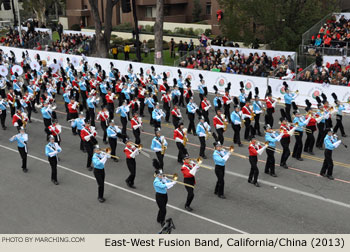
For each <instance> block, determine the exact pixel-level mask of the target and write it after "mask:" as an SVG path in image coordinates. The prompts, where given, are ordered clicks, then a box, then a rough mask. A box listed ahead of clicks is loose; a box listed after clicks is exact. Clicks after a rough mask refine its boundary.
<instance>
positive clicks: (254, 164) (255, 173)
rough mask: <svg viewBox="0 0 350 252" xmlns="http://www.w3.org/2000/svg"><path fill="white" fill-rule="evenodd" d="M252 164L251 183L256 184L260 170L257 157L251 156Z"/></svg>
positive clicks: (250, 161) (249, 179)
mask: <svg viewBox="0 0 350 252" xmlns="http://www.w3.org/2000/svg"><path fill="white" fill-rule="evenodd" d="M249 163H250V172H249V178H248V181H249V182H253V184H255V183H256V182H258V176H259V169H258V165H257V163H258V157H257V156H249Z"/></svg>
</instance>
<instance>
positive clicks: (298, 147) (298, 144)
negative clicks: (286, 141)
mask: <svg viewBox="0 0 350 252" xmlns="http://www.w3.org/2000/svg"><path fill="white" fill-rule="evenodd" d="M296 132H298V133H297V134H298V135H296V136H295V144H294V149H293V155H292V157H294V158H301V152H302V151H303V133H304V132H302V131H296Z"/></svg>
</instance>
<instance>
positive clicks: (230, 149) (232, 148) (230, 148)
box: [222, 145, 247, 158]
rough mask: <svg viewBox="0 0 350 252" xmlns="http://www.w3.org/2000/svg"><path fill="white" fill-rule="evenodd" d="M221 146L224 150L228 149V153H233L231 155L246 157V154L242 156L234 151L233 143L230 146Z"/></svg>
mask: <svg viewBox="0 0 350 252" xmlns="http://www.w3.org/2000/svg"><path fill="white" fill-rule="evenodd" d="M222 148H223V149H225V150H228V151H229V152H230V154H231V155H233V156H236V157H240V158H247V156H244V155H242V154H238V153H234V151H235V147H234V146H233V145H231V146H222Z"/></svg>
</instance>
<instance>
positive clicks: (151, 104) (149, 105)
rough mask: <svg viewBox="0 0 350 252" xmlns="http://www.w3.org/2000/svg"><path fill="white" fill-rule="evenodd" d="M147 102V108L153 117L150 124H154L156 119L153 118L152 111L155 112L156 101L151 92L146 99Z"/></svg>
mask: <svg viewBox="0 0 350 252" xmlns="http://www.w3.org/2000/svg"><path fill="white" fill-rule="evenodd" d="M145 104H146V105H147V108H148V112H149V114H150V116H151V119H150V122H149V123H150V124H151V125H153V124H154V120H153V116H152V113H153V109H154V105H155V101H154V99H153V97H152V94H151V92H150V93H149V94H148V97H147V98H146V101H145Z"/></svg>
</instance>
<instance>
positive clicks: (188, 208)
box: [185, 206, 193, 212]
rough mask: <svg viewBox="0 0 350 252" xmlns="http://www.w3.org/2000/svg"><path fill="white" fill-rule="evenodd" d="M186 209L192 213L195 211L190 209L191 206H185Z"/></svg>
mask: <svg viewBox="0 0 350 252" xmlns="http://www.w3.org/2000/svg"><path fill="white" fill-rule="evenodd" d="M185 209H186V210H187V211H189V212H192V211H193V208H192V207H190V206H185Z"/></svg>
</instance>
